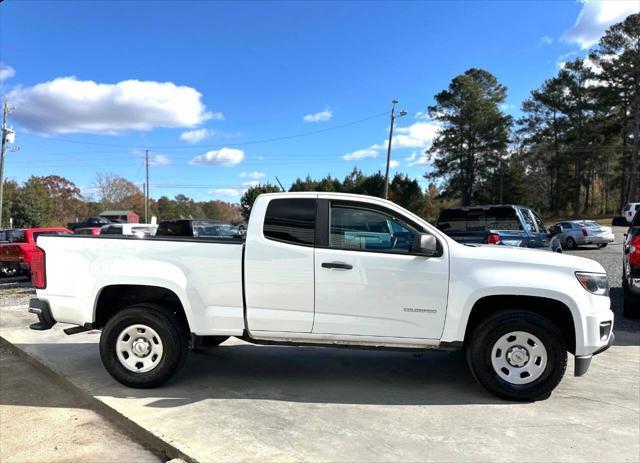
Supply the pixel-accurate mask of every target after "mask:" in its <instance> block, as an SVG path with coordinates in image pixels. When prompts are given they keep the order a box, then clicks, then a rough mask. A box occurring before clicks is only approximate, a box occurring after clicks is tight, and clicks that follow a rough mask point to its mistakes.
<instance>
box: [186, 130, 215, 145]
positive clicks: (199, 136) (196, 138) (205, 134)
mask: <svg viewBox="0 0 640 463" xmlns="http://www.w3.org/2000/svg"><path fill="white" fill-rule="evenodd" d="M214 134H215V131H214V130H211V129H196V130H187V131H186V132H182V133H181V134H180V140H182V141H186V142H187V143H198V142H200V141H202V140H204V139H205V138H209V137H211V136H213V135H214Z"/></svg>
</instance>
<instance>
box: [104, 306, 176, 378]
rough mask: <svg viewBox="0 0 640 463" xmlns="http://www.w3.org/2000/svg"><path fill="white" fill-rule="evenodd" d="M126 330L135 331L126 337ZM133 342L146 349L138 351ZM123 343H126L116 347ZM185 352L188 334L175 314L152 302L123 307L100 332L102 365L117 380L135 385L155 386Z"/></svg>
mask: <svg viewBox="0 0 640 463" xmlns="http://www.w3.org/2000/svg"><path fill="white" fill-rule="evenodd" d="M127 331H129V332H130V333H131V332H133V333H135V334H133V333H131V335H130V336H129V338H127V333H126V332H127ZM136 336H139V337H136ZM130 339H132V341H131V342H129V340H130ZM136 342H138V343H139V346H141V347H140V349H145V348H146V350H147V352H141V354H142V355H139V354H137V353H136V348H137V346H136ZM123 343H125V344H123ZM122 345H126V346H127V347H126V348H124V349H116V347H117V346H122ZM187 352H188V338H187V337H186V336H185V334H184V330H183V329H181V326H180V325H179V323H178V321H177V320H176V318H175V317H174V316H173V315H172V314H171V312H170V311H168V310H164V308H163V307H161V306H157V305H154V304H136V305H133V306H129V307H127V308H125V309H123V310H122V311H120V312H118V313H117V314H116V315H114V316H113V317H112V318H111V319H110V320H109V321H108V322H107V324H106V326H105V327H104V330H103V331H102V334H101V336H100V358H101V359H102V363H103V365H104V367H105V368H106V369H107V371H108V372H109V374H110V375H111V376H113V378H114V379H115V380H116V381H118V382H120V383H122V384H124V385H125V386H129V387H134V388H152V387H157V386H160V385H161V384H163V383H164V382H166V381H167V380H169V379H170V378H171V377H172V376H173V375H174V374H176V373H177V372H178V370H179V369H180V368H181V367H182V365H183V364H184V362H185V360H186V358H187ZM136 360H137V361H138V362H137V363H136Z"/></svg>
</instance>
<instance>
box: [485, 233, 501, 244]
mask: <svg viewBox="0 0 640 463" xmlns="http://www.w3.org/2000/svg"><path fill="white" fill-rule="evenodd" d="M487 244H500V235H496V234H495V233H491V234H489V236H487Z"/></svg>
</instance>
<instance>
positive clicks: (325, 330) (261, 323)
mask: <svg viewBox="0 0 640 463" xmlns="http://www.w3.org/2000/svg"><path fill="white" fill-rule="evenodd" d="M38 246H39V251H38V254H37V255H36V256H34V262H35V264H34V265H33V267H32V281H33V284H34V286H35V287H36V288H37V298H36V299H32V300H31V302H30V309H29V310H30V312H32V313H35V314H37V315H38V317H39V323H36V324H34V325H32V328H34V329H49V328H51V326H53V325H54V324H55V323H56V322H61V323H70V324H73V325H78V326H75V327H71V328H67V329H66V330H65V331H66V332H67V334H73V333H77V332H81V331H85V330H89V329H102V334H101V337H100V355H101V357H102V362H103V363H104V366H105V367H106V369H107V370H108V371H109V373H110V374H111V375H112V376H113V377H114V378H115V379H116V380H118V381H120V382H121V383H123V384H125V385H127V386H131V387H154V386H158V385H160V384H162V383H164V382H165V381H167V380H168V379H169V378H170V377H171V376H172V375H174V373H176V371H177V370H178V369H179V367H180V366H181V365H182V364H183V362H184V361H185V358H186V356H187V353H188V351H189V349H190V348H195V347H198V346H200V345H202V344H205V345H206V344H209V345H217V344H219V343H221V342H223V341H224V340H225V339H227V338H228V337H229V336H236V337H238V338H241V339H243V340H245V341H248V342H251V343H255V344H274V343H276V344H294V345H314V346H317V345H321V346H333V347H335V346H346V347H354V346H357V347H363V346H364V347H370V348H393V349H413V350H416V349H461V348H464V349H466V352H467V358H468V362H469V366H470V368H471V371H472V373H473V375H474V376H475V378H476V379H477V380H478V381H479V382H480V383H481V384H482V385H483V386H484V387H485V388H486V389H488V390H489V391H490V392H492V393H494V394H496V395H498V396H500V397H503V398H507V399H512V400H538V399H543V398H546V397H548V396H549V394H550V393H551V391H552V390H553V389H554V388H555V387H556V386H557V385H558V383H559V382H560V380H561V379H562V376H563V374H564V372H565V369H566V364H567V352H570V353H572V354H573V355H574V356H575V374H576V375H577V376H580V375H582V374H584V373H585V372H586V371H587V369H588V367H589V364H590V361H591V357H592V356H593V355H595V354H597V353H599V352H601V351H603V350H605V349H606V348H607V347H608V346H609V345H610V344H611V343H612V341H613V332H612V328H613V313H612V312H611V310H610V308H609V306H610V302H609V296H608V294H609V286H608V280H607V276H606V274H605V271H604V269H603V268H602V266H601V265H600V264H598V263H597V262H595V261H593V260H589V259H583V258H579V257H573V256H568V255H564V254H555V253H550V252H544V251H538V250H531V249H524V248H511V247H507V246H492V245H463V244H459V243H456V242H455V241H453V240H452V239H450V238H449V237H447V235H445V234H444V233H441V232H440V231H438V230H437V229H436V228H435V227H433V226H431V225H430V224H429V223H427V222H426V221H424V220H423V219H421V218H420V217H418V216H416V215H414V214H412V213H411V212H408V211H407V210H405V209H403V208H401V207H399V206H397V205H396V204H393V203H392V202H389V201H385V200H382V199H379V198H372V197H367V196H359V195H348V194H334V193H276V194H263V195H261V196H259V197H258V199H257V200H256V202H255V204H254V207H253V211H252V213H251V218H250V220H249V226H248V233H247V236H246V241H242V240H238V239H233V238H231V239H221V238H218V239H197V238H171V237H164V236H163V237H146V238H144V239H137V238H136V239H131V238H125V237H112V236H105V237H102V236H99V237H88V236H81V235H70V236H41V237H40V238H39V239H38Z"/></svg>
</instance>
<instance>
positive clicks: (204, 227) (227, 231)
mask: <svg viewBox="0 0 640 463" xmlns="http://www.w3.org/2000/svg"><path fill="white" fill-rule="evenodd" d="M156 235H158V236H187V237H194V238H217V237H227V238H241V237H242V236H244V234H243V233H242V231H240V230H238V229H237V228H235V227H234V226H233V225H230V224H228V223H224V222H222V221H220V220H215V219H178V220H163V221H161V222H160V224H159V225H158V231H157V233H156Z"/></svg>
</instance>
